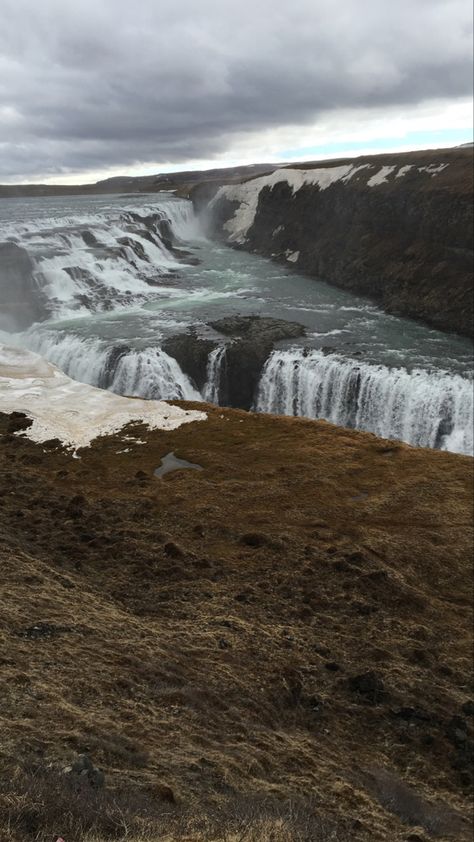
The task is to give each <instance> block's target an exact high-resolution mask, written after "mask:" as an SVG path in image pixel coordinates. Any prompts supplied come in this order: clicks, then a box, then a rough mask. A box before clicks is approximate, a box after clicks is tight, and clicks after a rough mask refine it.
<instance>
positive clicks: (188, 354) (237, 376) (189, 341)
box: [162, 316, 305, 409]
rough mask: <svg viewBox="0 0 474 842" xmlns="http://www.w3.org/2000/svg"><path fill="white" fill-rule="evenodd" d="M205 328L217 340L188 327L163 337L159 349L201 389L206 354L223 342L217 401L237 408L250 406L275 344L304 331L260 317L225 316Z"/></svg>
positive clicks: (280, 321)
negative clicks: (211, 330) (177, 333)
mask: <svg viewBox="0 0 474 842" xmlns="http://www.w3.org/2000/svg"><path fill="white" fill-rule="evenodd" d="M209 327H211V328H212V329H213V330H214V331H215V332H216V333H217V334H220V341H219V338H218V337H216V338H215V339H207V338H202V337H200V336H199V335H198V334H197V333H196V331H195V330H190V331H189V332H188V333H185V334H179V335H178V336H172V337H170V338H169V339H167V340H165V342H164V343H163V346H162V347H163V350H164V351H166V353H167V354H170V356H172V357H174V358H175V360H176V361H177V362H178V363H179V366H180V368H181V369H182V371H184V372H185V374H187V376H188V377H190V378H191V380H192V381H193V383H194V385H195V386H196V387H197V388H198V389H199V390H200V391H202V390H203V388H204V386H205V384H206V381H207V377H208V363H209V355H210V353H211V351H213V350H214V349H215V348H217V347H218V346H219V344H222V343H223V342H224V343H225V357H224V359H223V365H222V372H221V382H220V384H219V402H220V403H221V404H222V405H223V406H232V407H237V408H240V409H250V408H251V407H252V406H253V404H254V399H255V392H256V389H257V384H258V381H259V378H260V375H261V373H262V369H263V367H264V365H265V362H266V360H267V359H268V357H269V355H270V353H271V352H272V350H273V348H274V347H275V345H276V343H277V342H280V341H282V340H285V339H296V338H297V337H300V336H304V333H305V328H304V327H303V326H302V325H299V324H297V323H295V322H287V321H284V320H283V319H272V318H261V317H260V316H227V317H225V318H223V319H219V320H218V321H214V322H209Z"/></svg>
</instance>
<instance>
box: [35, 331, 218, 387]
mask: <svg viewBox="0 0 474 842" xmlns="http://www.w3.org/2000/svg"><path fill="white" fill-rule="evenodd" d="M29 347H30V348H33V350H35V351H36V352H38V353H39V354H41V355H42V356H43V357H46V358H47V359H48V360H50V361H51V362H53V363H54V364H55V365H57V366H58V368H60V369H61V370H62V371H64V372H65V373H66V374H67V375H68V376H69V377H71V378H73V379H74V380H79V381H80V382H82V383H88V384H89V385H90V386H99V387H100V388H102V389H109V390H110V391H111V392H116V393H117V394H119V395H126V396H127V397H139V398H147V399H149V400H189V401H199V400H202V397H201V394H200V393H199V392H198V391H197V389H195V388H194V386H193V385H192V384H191V381H190V380H189V378H188V377H187V376H186V375H185V374H184V372H183V371H182V370H181V368H180V367H179V365H178V363H177V362H176V360H175V359H174V358H173V357H170V356H169V355H168V354H166V353H165V352H164V351H163V350H162V349H161V348H159V347H156V348H144V349H143V350H140V351H138V350H133V349H131V348H129V347H128V346H126V345H112V346H109V345H108V344H107V343H106V342H104V341H101V340H98V339H82V338H79V337H78V336H74V335H73V334H72V335H71V334H67V333H60V332H59V331H54V332H53V331H51V332H38V333H32V334H31V335H30V337H29Z"/></svg>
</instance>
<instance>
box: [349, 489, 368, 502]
mask: <svg viewBox="0 0 474 842" xmlns="http://www.w3.org/2000/svg"><path fill="white" fill-rule="evenodd" d="M368 496H369V492H368V491H361V493H360V494H356V495H355V497H351V500H355V501H357V500H366V499H367V497H368Z"/></svg>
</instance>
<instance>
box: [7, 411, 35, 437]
mask: <svg viewBox="0 0 474 842" xmlns="http://www.w3.org/2000/svg"><path fill="white" fill-rule="evenodd" d="M32 423H33V422H32V420H31V418H27V416H26V415H25V414H24V413H23V412H12V413H11V414H10V416H9V421H8V423H7V433H19V432H20V431H22V430H27V429H28V427H31V425H32Z"/></svg>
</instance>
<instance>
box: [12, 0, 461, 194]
mask: <svg viewBox="0 0 474 842" xmlns="http://www.w3.org/2000/svg"><path fill="white" fill-rule="evenodd" d="M0 17H1V20H0V181H2V180H3V181H5V180H13V179H20V178H31V177H33V176H35V175H38V174H41V175H48V174H49V175H53V174H59V173H61V172H67V171H78V170H79V171H80V170H83V169H84V170H85V169H99V168H105V167H108V166H116V165H121V166H125V165H130V164H138V163H142V162H143V163H146V162H147V161H163V162H164V161H173V162H176V163H178V162H180V161H186V160H189V159H190V158H199V157H203V158H211V157H212V156H213V155H215V154H217V153H219V152H222V151H224V150H225V149H226V147H228V146H229V145H230V143H231V142H232V138H233V137H235V136H236V135H237V134H239V135H241V134H242V133H245V132H249V131H256V130H260V129H269V128H272V127H280V126H286V125H292V124H303V123H309V122H312V121H314V120H315V119H316V118H317V116H318V114H319V113H321V112H323V111H327V110H328V109H329V110H336V109H342V108H347V107H351V108H354V107H356V108H357V107H360V108H364V109H366V108H367V107H369V108H370V107H373V106H393V105H400V106H401V107H403V106H405V105H410V104H414V103H421V102H424V101H427V100H430V99H434V98H436V99H443V98H445V99H456V98H458V97H462V96H464V95H466V94H469V92H470V84H471V81H470V80H471V72H470V61H471V58H470V52H471V43H472V41H471V39H472V35H471V20H470V17H471V12H470V3H469V2H466V0H416V2H413V0H397V2H392V0H339V2H337V3H336V2H334V0H292V2H290V0H273V2H268V0H241V2H240V3H236V4H234V3H232V4H231V3H228V2H227V1H226V0H220V2H217V0H199V2H197V0H175V2H169V0H167V2H166V3H165V2H163V0H135V3H131V2H130V0H81V2H77V3H75V2H72V0H40V2H38V0H0Z"/></svg>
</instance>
